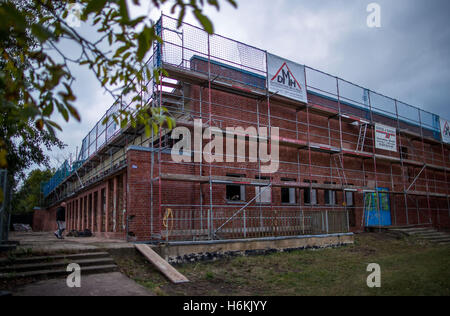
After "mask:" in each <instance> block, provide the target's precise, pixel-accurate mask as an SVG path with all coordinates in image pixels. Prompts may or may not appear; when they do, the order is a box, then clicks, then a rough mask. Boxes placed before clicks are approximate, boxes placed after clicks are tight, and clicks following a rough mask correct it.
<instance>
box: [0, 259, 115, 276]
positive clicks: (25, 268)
mask: <svg viewBox="0 0 450 316" xmlns="http://www.w3.org/2000/svg"><path fill="white" fill-rule="evenodd" d="M70 263H77V264H79V265H80V266H81V268H84V267H89V266H103V265H109V264H114V260H113V259H112V258H108V257H106V258H96V259H88V260H79V259H76V260H67V259H64V260H58V261H53V262H46V263H32V264H19V265H17V264H13V265H9V266H4V267H0V273H13V272H29V271H40V270H51V269H58V268H65V267H67V265H68V264H70Z"/></svg>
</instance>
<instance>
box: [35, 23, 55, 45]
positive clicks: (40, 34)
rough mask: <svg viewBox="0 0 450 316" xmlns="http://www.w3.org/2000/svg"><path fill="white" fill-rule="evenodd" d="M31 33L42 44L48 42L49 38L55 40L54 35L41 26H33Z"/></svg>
mask: <svg viewBox="0 0 450 316" xmlns="http://www.w3.org/2000/svg"><path fill="white" fill-rule="evenodd" d="M31 33H33V35H34V36H36V38H37V39H38V40H39V41H40V42H41V43H43V42H46V41H47V40H48V39H49V38H53V33H52V32H50V31H49V30H48V29H46V28H45V27H43V26H42V25H39V24H33V25H32V26H31Z"/></svg>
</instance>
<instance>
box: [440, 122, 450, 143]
mask: <svg viewBox="0 0 450 316" xmlns="http://www.w3.org/2000/svg"><path fill="white" fill-rule="evenodd" d="M441 135H442V141H443V142H444V143H447V144H450V122H449V121H447V120H444V119H442V118H441Z"/></svg>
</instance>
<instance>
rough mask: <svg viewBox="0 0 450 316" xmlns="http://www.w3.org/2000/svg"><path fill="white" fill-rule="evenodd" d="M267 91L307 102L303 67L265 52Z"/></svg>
mask: <svg viewBox="0 0 450 316" xmlns="http://www.w3.org/2000/svg"><path fill="white" fill-rule="evenodd" d="M267 65H268V70H269V91H270V92H272V93H276V94H278V95H281V96H284V97H287V98H290V99H294V100H297V101H301V102H305V103H307V102H308V100H307V96H306V84H305V67H304V66H303V65H299V64H296V63H294V62H290V61H288V60H284V59H282V58H280V57H278V56H275V55H271V54H267Z"/></svg>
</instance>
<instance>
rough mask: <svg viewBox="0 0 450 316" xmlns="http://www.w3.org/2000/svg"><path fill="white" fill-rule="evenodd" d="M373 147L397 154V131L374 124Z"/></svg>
mask: <svg viewBox="0 0 450 316" xmlns="http://www.w3.org/2000/svg"><path fill="white" fill-rule="evenodd" d="M375 147H376V148H378V149H383V150H389V151H395V152H397V131H396V130H395V128H392V127H389V126H385V125H381V124H376V125H375Z"/></svg>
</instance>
